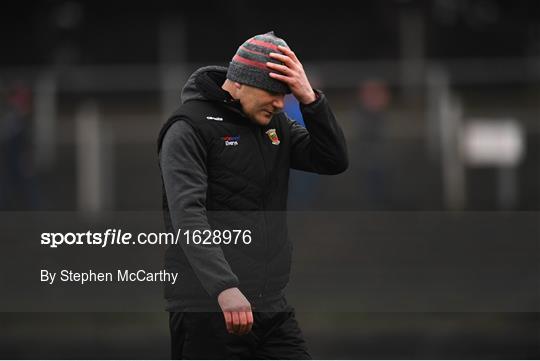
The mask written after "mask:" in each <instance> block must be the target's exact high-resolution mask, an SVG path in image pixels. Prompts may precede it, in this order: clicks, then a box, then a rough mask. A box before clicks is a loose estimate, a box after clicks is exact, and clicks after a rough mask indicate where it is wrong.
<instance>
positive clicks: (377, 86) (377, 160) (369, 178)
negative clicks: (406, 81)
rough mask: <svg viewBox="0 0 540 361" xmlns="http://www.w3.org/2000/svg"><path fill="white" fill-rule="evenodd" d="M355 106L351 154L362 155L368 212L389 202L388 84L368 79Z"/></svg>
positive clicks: (389, 96) (361, 87)
mask: <svg viewBox="0 0 540 361" xmlns="http://www.w3.org/2000/svg"><path fill="white" fill-rule="evenodd" d="M357 101H358V104H357V106H356V107H355V109H354V112H353V119H354V120H355V121H356V124H355V125H354V128H355V131H356V132H357V135H356V136H355V137H354V138H355V139H356V143H357V149H356V151H355V152H354V154H357V155H360V154H361V155H362V156H361V159H362V162H363V167H362V168H363V170H364V171H363V172H362V174H363V178H364V179H363V181H362V184H363V186H362V187H363V188H364V190H365V194H366V195H365V197H364V198H365V199H363V200H362V201H363V202H367V204H366V206H367V207H369V209H380V208H383V207H384V206H385V205H387V204H388V202H389V191H390V187H391V185H390V179H389V172H388V169H387V163H388V162H387V157H386V156H385V151H384V150H385V144H384V143H385V134H386V127H387V119H386V118H387V114H386V112H387V109H388V106H389V104H390V101H391V94H390V90H389V88H388V85H387V84H386V82H385V81H383V80H378V79H368V80H365V81H363V82H362V83H360V85H359V86H358V92H357Z"/></svg>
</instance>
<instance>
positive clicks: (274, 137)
mask: <svg viewBox="0 0 540 361" xmlns="http://www.w3.org/2000/svg"><path fill="white" fill-rule="evenodd" d="M266 134H267V135H268V138H270V140H271V141H272V144H273V145H279V138H278V136H277V133H276V130H275V129H268V130H267V131H266Z"/></svg>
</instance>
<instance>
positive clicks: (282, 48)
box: [278, 45, 300, 62]
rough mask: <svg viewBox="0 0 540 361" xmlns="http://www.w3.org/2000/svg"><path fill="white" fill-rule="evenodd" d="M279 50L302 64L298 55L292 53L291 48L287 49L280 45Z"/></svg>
mask: <svg viewBox="0 0 540 361" xmlns="http://www.w3.org/2000/svg"><path fill="white" fill-rule="evenodd" d="M278 49H279V50H280V51H281V52H282V53H285V54H286V55H288V56H289V57H290V58H291V59H292V60H294V61H296V62H300V61H299V60H298V58H297V57H296V54H295V53H294V51H292V50H291V49H290V48H288V47H286V46H281V45H278Z"/></svg>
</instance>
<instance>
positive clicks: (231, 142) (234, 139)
mask: <svg viewBox="0 0 540 361" xmlns="http://www.w3.org/2000/svg"><path fill="white" fill-rule="evenodd" d="M221 139H223V141H224V142H225V146H227V147H230V146H237V145H238V142H239V141H240V136H239V135H234V136H233V135H226V136H224V137H221Z"/></svg>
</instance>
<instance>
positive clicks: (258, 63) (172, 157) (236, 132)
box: [158, 32, 348, 359]
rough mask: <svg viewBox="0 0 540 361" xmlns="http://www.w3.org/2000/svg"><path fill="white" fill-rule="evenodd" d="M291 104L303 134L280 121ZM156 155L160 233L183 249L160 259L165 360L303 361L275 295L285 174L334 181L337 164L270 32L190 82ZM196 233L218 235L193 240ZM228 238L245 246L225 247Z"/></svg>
mask: <svg viewBox="0 0 540 361" xmlns="http://www.w3.org/2000/svg"><path fill="white" fill-rule="evenodd" d="M291 92H292V94H293V95H294V96H295V97H296V98H297V99H298V101H299V102H300V104H301V111H302V114H303V117H304V121H305V123H306V127H307V129H306V128H304V127H302V126H300V125H298V124H297V123H296V122H293V121H291V120H290V119H288V118H287V116H286V115H285V114H284V113H283V112H282V109H283V106H284V96H285V94H287V93H291ZM158 152H159V157H160V168H161V174H162V180H163V186H164V187H163V188H164V202H163V207H164V216H165V223H166V227H167V229H168V230H169V231H170V232H174V233H175V234H176V232H178V230H179V229H180V230H181V234H182V237H184V238H183V239H182V242H180V244H179V245H175V246H172V247H170V248H169V249H168V250H167V254H166V257H165V258H166V259H165V266H166V268H167V270H168V271H169V272H178V273H179V278H180V280H179V281H177V282H176V284H175V285H170V284H168V285H167V286H166V290H165V293H166V299H167V302H168V310H169V311H170V329H171V341H172V357H173V358H204V359H215V358H219V359H225V358H236V359H241V358H249V359H253V358H280V359H308V358H310V355H309V353H308V351H307V349H306V346H305V341H304V339H303V336H302V333H301V331H300V329H299V326H298V323H297V322H296V319H295V315H294V309H293V308H292V307H291V306H290V305H288V304H287V301H286V299H285V298H284V295H283V290H284V288H285V286H286V284H287V282H288V280H289V271H290V267H291V253H292V244H291V241H290V240H289V238H288V235H287V227H286V215H285V212H284V211H285V210H286V204H287V185H288V178H289V169H290V168H291V167H292V168H295V169H300V170H304V171H308V172H316V173H319V174H338V173H341V172H343V171H344V170H345V169H346V168H347V165H348V160H347V150H346V145H345V139H344V136H343V133H342V131H341V129H340V127H339V126H338V124H337V122H336V120H335V118H334V116H333V114H332V112H331V110H330V108H329V105H328V102H327V100H326V97H325V96H324V95H323V94H322V93H321V92H320V91H318V90H314V89H312V88H311V86H310V83H309V81H308V78H307V76H306V74H305V72H304V69H303V67H302V64H301V63H300V61H299V60H298V58H297V57H296V55H295V53H294V52H293V51H292V50H290V49H289V48H288V46H287V44H286V43H285V41H283V39H280V38H278V37H276V36H275V35H274V33H273V32H270V33H267V34H262V35H256V36H254V37H253V38H251V39H249V40H247V41H246V42H245V43H244V44H242V45H241V46H240V47H239V48H238V51H237V53H236V55H235V56H234V57H233V59H232V61H231V62H230V64H229V67H228V68H224V67H218V66H209V67H204V68H201V69H199V70H197V71H196V72H195V73H193V75H191V77H190V78H189V80H188V82H187V83H186V85H185V86H184V88H183V90H182V105H181V106H180V108H179V109H178V110H177V111H176V112H175V113H174V114H173V115H172V116H171V117H170V118H169V120H168V121H167V122H166V123H165V125H164V126H163V128H162V130H161V132H160V136H159V140H158ZM205 230H206V231H207V232H208V233H207V234H210V232H211V231H212V232H213V231H215V230H219V232H222V233H218V236H217V237H214V236H215V235H216V234H215V233H212V237H211V239H210V241H211V242H202V241H201V238H196V237H195V236H193V235H194V234H195V232H196V231H198V232H201V231H205ZM234 230H237V231H239V232H240V231H241V232H242V237H244V236H247V241H249V242H247V241H246V238H242V241H240V242H234V243H233V242H228V243H227V242H225V240H226V239H225V238H226V237H225V235H227V236H228V235H230V233H231V232H233V231H234ZM185 231H193V233H189V232H185ZM226 232H229V233H226ZM199 234H202V235H203V237H202V238H206V237H204V232H203V233H199ZM244 241H245V242H244ZM204 243H207V244H204Z"/></svg>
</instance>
